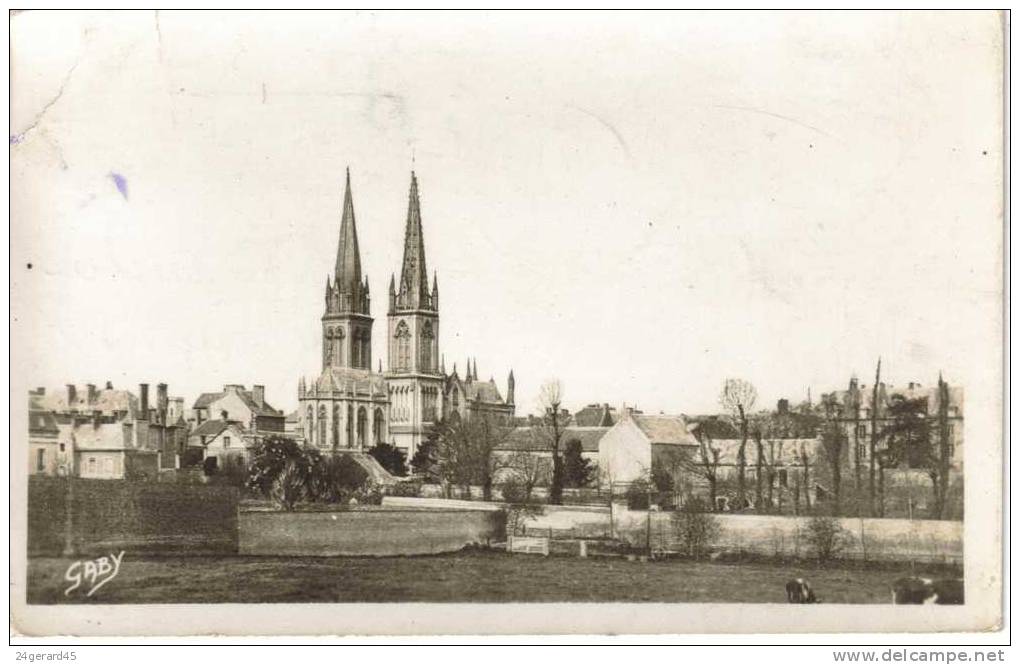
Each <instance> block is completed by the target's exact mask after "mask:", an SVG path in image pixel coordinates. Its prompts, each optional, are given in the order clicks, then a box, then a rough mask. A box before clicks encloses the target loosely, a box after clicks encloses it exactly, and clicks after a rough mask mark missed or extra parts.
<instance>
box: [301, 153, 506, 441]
mask: <svg viewBox="0 0 1020 665" xmlns="http://www.w3.org/2000/svg"><path fill="white" fill-rule="evenodd" d="M388 295H389V298H388V308H387V315H386V344H385V348H386V369H385V371H384V370H383V369H382V363H381V362H380V363H379V370H378V371H376V372H373V371H372V332H373V331H372V328H373V319H372V315H371V299H370V296H369V286H368V277H367V276H363V275H362V272H361V253H360V248H359V247H358V232H357V227H356V224H355V217H354V202H353V198H352V195H351V176H350V171H348V173H347V182H346V186H345V190H344V201H343V214H342V217H341V221H340V238H339V242H338V247H337V257H336V266H335V269H334V273H333V276H332V281H331V280H330V278H329V277H327V278H326V292H325V313H324V314H323V316H322V319H321V325H322V371H321V373H320V374H319V375H318V376H317V377H314V378H312V379H311V380H306V379H305V378H304V377H302V378H301V380H300V381H299V384H298V402H299V404H300V406H299V410H298V413H299V414H300V419H301V432H302V435H303V437H304V439H305V441H304V442H305V445H308V446H312V447H315V448H319V449H320V450H323V451H340V450H357V451H363V450H367V449H368V448H371V447H372V446H374V445H376V444H379V443H389V444H392V445H394V446H396V447H398V448H400V449H402V450H403V451H404V452H405V453H406V454H407V457H408V459H410V458H411V457H412V456H413V455H414V453H415V451H416V450H417V449H418V447H419V446H420V445H421V443H422V442H423V441H424V440H425V439H426V438H427V437H428V434H429V430H430V429H431V428H432V427H433V426H434V425H435V424H436V423H438V422H439V421H441V420H442V419H444V418H449V419H453V420H457V419H461V418H470V417H475V416H477V415H479V414H485V415H487V416H491V417H495V418H498V419H501V420H505V421H507V422H509V421H510V420H511V419H512V418H513V415H514V377H513V370H511V371H510V376H509V378H508V381H507V396H506V397H505V398H504V397H503V396H502V395H501V394H500V392H499V389H498V388H497V386H496V384H495V382H494V381H493V380H492V379H490V380H489V381H487V382H481V381H479V380H478V376H477V366H478V365H477V361H475V364H474V368H473V369H472V367H471V361H470V360H469V361H468V367H467V370H466V375H465V377H464V378H461V377H460V376H459V375H458V374H457V371H456V367H455V368H454V371H453V372H452V373H451V374H447V373H446V368H445V367H444V362H443V360H442V355H441V352H440V345H439V285H438V280H437V277H436V275H435V274H434V273H433V276H432V284H431V287H430V286H429V279H428V270H427V268H426V263H425V239H424V234H423V231H422V221H421V204H420V201H419V196H418V180H417V178H416V177H415V174H414V172H412V173H411V190H410V194H409V196H408V205H407V220H406V223H405V229H404V256H403V262H402V265H401V269H400V281H399V282H397V280H396V279H395V276H391V278H390V288H389V294H388Z"/></svg>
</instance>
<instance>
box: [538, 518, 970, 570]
mask: <svg viewBox="0 0 1020 665" xmlns="http://www.w3.org/2000/svg"><path fill="white" fill-rule="evenodd" d="M648 515H649V513H647V512H645V511H631V510H627V509H626V508H624V507H621V506H619V505H614V508H613V511H612V515H610V512H609V510H608V509H607V508H603V509H600V510H579V509H573V510H564V509H563V508H562V507H561V508H559V509H555V510H548V509H547V510H546V512H545V514H544V515H541V516H538V517H535V518H532V519H529V520H528V521H527V522H526V523H525V531H524V532H525V534H527V535H549V536H552V537H554V538H555V537H561V538H562V537H575V538H605V537H616V538H620V539H622V540H626V541H628V542H630V543H632V544H634V545H637V546H644V545H645V544H646V543H647V542H648V540H651V544H652V547H653V548H658V549H665V550H669V549H676V542H675V540H676V539H675V537H674V536H673V526H672V521H671V520H672V513H668V512H654V511H653V512H652V513H651V524H650V525H649V520H648ZM715 517H716V519H717V520H718V522H719V526H720V527H721V535H720V538H719V541H718V542H717V543H716V545H715V548H716V549H717V550H719V551H725V552H732V553H753V554H762V555H768V556H789V557H811V556H812V555H813V552H812V550H811V547H810V545H809V541H808V539H807V524H808V521H809V519H810V518H807V517H788V516H778V515H727V514H716V515H715ZM839 523H840V525H841V526H842V527H843V529H844V530H845V532H846V536H847V545H846V547H845V548H844V550H843V551H842V552H841V554H840V557H841V558H844V559H861V560H863V559H867V560H873V561H918V562H933V563H958V564H962V563H963V522H953V521H948V520H905V519H863V520H862V519H857V518H844V519H840V520H839ZM649 526H650V528H649Z"/></svg>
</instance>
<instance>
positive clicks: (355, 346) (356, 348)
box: [351, 330, 361, 367]
mask: <svg viewBox="0 0 1020 665" xmlns="http://www.w3.org/2000/svg"><path fill="white" fill-rule="evenodd" d="M351 366H352V367H361V331H360V330H356V331H354V340H353V343H352V344H351Z"/></svg>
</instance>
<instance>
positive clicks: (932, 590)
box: [892, 577, 963, 605]
mask: <svg viewBox="0 0 1020 665" xmlns="http://www.w3.org/2000/svg"><path fill="white" fill-rule="evenodd" d="M892 602H893V604H894V605H963V580H961V579H944V580H932V579H931V578H928V577H901V578H900V579H898V580H896V581H895V582H893V585H892Z"/></svg>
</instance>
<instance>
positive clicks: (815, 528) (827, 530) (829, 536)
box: [807, 515, 851, 561]
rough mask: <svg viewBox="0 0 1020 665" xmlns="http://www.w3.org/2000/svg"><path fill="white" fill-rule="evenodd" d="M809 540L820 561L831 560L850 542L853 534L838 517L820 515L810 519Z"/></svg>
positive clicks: (808, 525) (808, 527) (808, 526)
mask: <svg viewBox="0 0 1020 665" xmlns="http://www.w3.org/2000/svg"><path fill="white" fill-rule="evenodd" d="M807 541H808V545H809V546H810V547H811V549H812V550H813V551H814V553H815V556H816V557H817V558H818V560H819V561H829V560H831V559H834V558H836V557H837V556H839V553H840V552H842V551H843V549H844V548H845V547H846V546H847V545H849V544H850V541H851V535H850V532H849V531H847V530H846V529H844V528H843V527H842V526H841V525H840V523H839V520H837V519H836V518H834V517H827V516H824V515H818V516H815V517H812V518H811V519H810V520H808V523H807Z"/></svg>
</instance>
